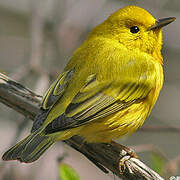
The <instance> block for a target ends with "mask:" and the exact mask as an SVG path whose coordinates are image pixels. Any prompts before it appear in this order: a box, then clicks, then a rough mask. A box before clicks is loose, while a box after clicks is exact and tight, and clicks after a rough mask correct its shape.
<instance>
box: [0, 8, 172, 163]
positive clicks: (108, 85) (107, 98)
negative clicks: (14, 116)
mask: <svg viewBox="0 0 180 180" xmlns="http://www.w3.org/2000/svg"><path fill="white" fill-rule="evenodd" d="M174 20H175V18H174V17H169V18H164V19H159V20H156V19H155V18H154V17H153V16H152V15H151V14H150V13H148V12H147V11H146V10H144V9H142V8H140V7H137V6H126V7H124V8H122V9H120V10H118V11H117V12H115V13H113V14H112V15H110V17H109V18H108V19H107V20H105V21H104V22H103V23H102V24H100V25H98V26H97V27H95V28H94V29H93V30H92V32H91V33H90V34H89V36H88V37H87V39H86V40H85V41H84V42H83V44H82V45H81V46H80V47H79V48H78V49H77V50H76V51H75V52H74V54H73V56H72V57H71V59H70V61H69V63H68V64H67V66H66V67H65V69H64V71H63V72H62V73H61V74H60V75H59V77H58V78H57V80H56V81H55V82H54V83H53V84H52V85H51V87H50V88H49V90H48V91H47V93H46V94H45V96H44V98H43V101H42V107H41V109H42V112H41V113H40V114H38V115H37V116H36V118H35V120H34V124H33V127H32V130H31V134H30V135H29V136H27V137H26V138H25V139H24V140H22V141H21V142H19V143H18V144H16V145H15V146H14V147H12V148H11V149H9V150H8V151H7V152H6V153H5V154H4V155H3V160H19V161H21V162H26V163H29V162H33V161H35V160H37V159H38V158H39V157H40V156H41V155H42V154H43V153H44V152H45V150H46V149H48V148H49V147H50V146H51V145H52V144H53V143H54V142H55V141H58V140H65V139H68V138H70V137H72V136H74V135H79V136H82V137H83V138H84V140H85V141H86V142H88V143H99V142H106V143H108V142H111V141H112V139H117V138H120V137H121V136H123V135H125V134H131V133H132V132H134V131H135V130H136V129H137V128H138V127H140V126H141V125H142V124H143V123H144V121H145V119H146V118H147V116H148V115H149V114H150V112H151V110H152V108H153V106H154V104H155V102H156V100H157V98H158V96H159V92H160V90H161V88H162V85H163V67H162V65H163V58H162V55H161V48H162V31H161V28H162V27H163V26H165V25H167V24H169V23H171V22H173V21H174Z"/></svg>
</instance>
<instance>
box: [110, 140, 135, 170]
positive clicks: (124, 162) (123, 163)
mask: <svg viewBox="0 0 180 180" xmlns="http://www.w3.org/2000/svg"><path fill="white" fill-rule="evenodd" d="M111 144H112V145H114V146H116V147H118V148H120V149H122V151H123V150H124V153H122V155H123V157H122V158H121V159H120V161H119V172H120V173H123V171H124V170H125V168H127V169H128V171H129V170H130V168H129V166H128V160H129V159H131V158H138V156H137V154H136V153H135V152H134V150H133V149H130V148H128V147H126V146H123V145H121V144H119V143H116V142H114V141H111Z"/></svg>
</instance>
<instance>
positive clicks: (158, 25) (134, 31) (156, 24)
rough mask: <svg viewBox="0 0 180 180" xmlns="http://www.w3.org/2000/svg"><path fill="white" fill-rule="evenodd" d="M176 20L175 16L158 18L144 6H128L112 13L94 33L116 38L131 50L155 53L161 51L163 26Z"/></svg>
mask: <svg viewBox="0 0 180 180" xmlns="http://www.w3.org/2000/svg"><path fill="white" fill-rule="evenodd" d="M174 20H175V18H174V17H170V18H164V19H159V20H156V19H155V18H154V17H153V16H152V15H151V14H150V13H149V12H147V11H146V10H145V9H143V8H140V7H137V6H126V7H124V8H122V9H120V10H118V11H117V12H115V13H113V14H111V15H110V17H109V18H108V19H107V20H106V21H104V23H102V24H101V25H99V26H97V28H95V31H94V33H96V34H99V35H102V36H104V37H107V38H110V39H114V40H116V41H118V42H119V43H121V44H123V45H124V46H125V47H126V48H128V49H130V50H134V49H140V50H141V51H143V52H146V53H148V54H153V53H154V51H159V52H160V51H161V47H162V31H161V29H162V27H164V26H166V25H167V24H169V23H171V22H173V21H174Z"/></svg>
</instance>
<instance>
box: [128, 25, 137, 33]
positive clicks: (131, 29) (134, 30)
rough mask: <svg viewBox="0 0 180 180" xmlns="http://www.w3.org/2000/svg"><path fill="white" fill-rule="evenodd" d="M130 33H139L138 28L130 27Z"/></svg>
mask: <svg viewBox="0 0 180 180" xmlns="http://www.w3.org/2000/svg"><path fill="white" fill-rule="evenodd" d="M130 32H131V33H133V34H135V33H138V32H139V28H138V27H137V26H132V27H131V28H130Z"/></svg>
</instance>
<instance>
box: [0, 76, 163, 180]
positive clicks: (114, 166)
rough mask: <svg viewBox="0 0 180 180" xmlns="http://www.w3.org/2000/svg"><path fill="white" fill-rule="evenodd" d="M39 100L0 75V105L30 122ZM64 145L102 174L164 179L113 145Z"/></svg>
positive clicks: (80, 142)
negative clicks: (120, 166) (75, 151)
mask: <svg viewBox="0 0 180 180" xmlns="http://www.w3.org/2000/svg"><path fill="white" fill-rule="evenodd" d="M40 100H41V97H40V96H38V95H36V94H35V93H34V92H32V91H31V90H29V89H27V88H25V87H24V86H22V85H21V84H19V83H17V82H15V81H13V80H11V79H10V78H9V77H7V76H5V75H3V74H1V73H0V102H2V103H3V104H5V105H7V106H9V107H10V108H12V109H14V110H16V111H17V112H19V113H21V114H23V115H24V116H26V117H28V118H30V119H31V120H33V118H34V117H35V115H36V114H37V113H38V112H39V111H40V110H39V104H40ZM65 143H66V144H68V145H69V146H71V147H72V148H74V149H76V150H77V151H79V152H81V153H82V154H84V155H85V156H86V157H87V158H88V159H89V160H90V161H91V162H93V163H94V164H95V165H96V166H97V167H99V168H100V169H101V170H102V171H103V172H104V173H108V171H111V172H113V173H114V174H116V175H117V176H119V177H120V178H122V179H129V180H130V179H133V180H134V179H135V180H136V179H137V180H141V179H147V180H152V179H154V180H162V179H163V178H162V177H160V176H159V175H158V174H157V173H156V172H154V171H153V170H152V169H150V168H149V167H147V166H146V165H145V164H144V163H142V162H141V161H140V160H139V159H136V158H131V157H130V156H129V154H128V153H127V152H125V151H124V150H123V149H121V148H120V147H118V146H115V145H114V144H103V143H101V144H87V143H84V142H83V139H82V138H81V137H78V136H74V137H73V138H71V139H68V140H66V141H65ZM124 160H125V161H124ZM120 162H122V163H123V162H125V163H123V164H126V166H125V165H124V166H122V168H121V169H122V171H121V172H120V171H119V163H120Z"/></svg>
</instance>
